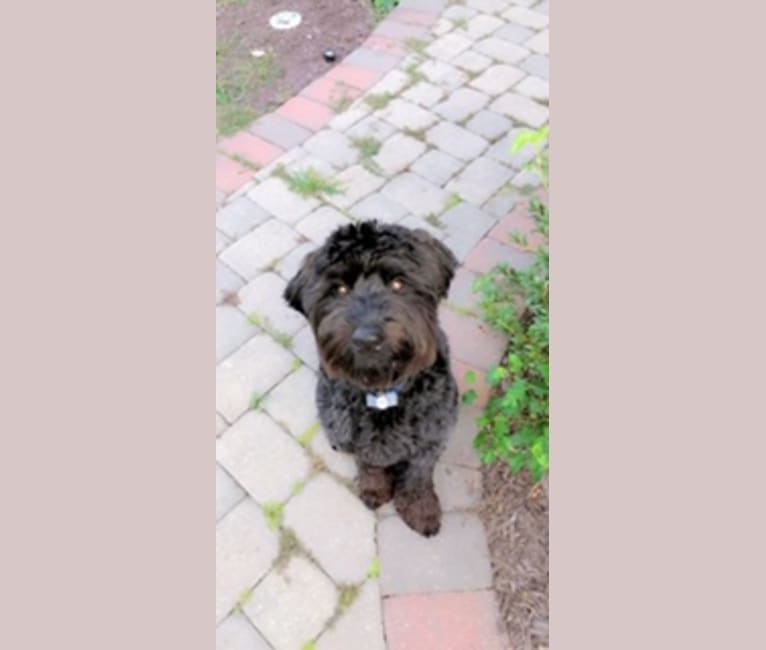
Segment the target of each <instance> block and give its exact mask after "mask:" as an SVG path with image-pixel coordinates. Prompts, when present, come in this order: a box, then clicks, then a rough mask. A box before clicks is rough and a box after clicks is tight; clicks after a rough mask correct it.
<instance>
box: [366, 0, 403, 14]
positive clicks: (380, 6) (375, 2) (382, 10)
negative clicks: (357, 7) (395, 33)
mask: <svg viewBox="0 0 766 650" xmlns="http://www.w3.org/2000/svg"><path fill="white" fill-rule="evenodd" d="M398 4H399V0H372V6H373V7H374V8H375V15H376V16H378V17H379V18H380V17H383V16H385V15H386V14H387V13H388V12H389V11H391V10H392V9H393V8H394V7H396V5H398Z"/></svg>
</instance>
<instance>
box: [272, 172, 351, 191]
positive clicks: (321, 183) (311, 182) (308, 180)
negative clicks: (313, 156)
mask: <svg viewBox="0 0 766 650" xmlns="http://www.w3.org/2000/svg"><path fill="white" fill-rule="evenodd" d="M273 175H274V176H276V177H277V178H281V179H282V180H283V181H285V182H286V183H287V186H288V187H289V188H290V190H291V191H292V192H295V193H296V194H298V195H300V196H305V197H311V196H314V197H321V196H322V195H326V196H331V195H335V194H343V191H344V189H343V186H342V185H341V184H340V183H338V182H336V181H332V180H330V179H329V178H325V177H324V176H323V175H322V173H321V172H320V171H319V170H317V169H315V168H314V167H309V168H308V169H303V170H301V171H299V172H296V173H294V174H291V173H290V172H288V171H287V169H285V168H284V166H282V165H280V166H278V167H277V168H276V169H275V170H274V172H273Z"/></svg>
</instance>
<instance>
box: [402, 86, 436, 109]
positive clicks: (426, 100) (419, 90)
mask: <svg viewBox="0 0 766 650" xmlns="http://www.w3.org/2000/svg"><path fill="white" fill-rule="evenodd" d="M402 97H404V99H407V100H409V101H411V102H415V103H416V104H420V105H421V106H425V107H426V108H430V107H431V106H433V105H434V104H436V103H437V102H438V101H439V100H441V98H442V97H444V90H443V89H442V88H439V86H434V85H433V84H430V83H428V82H427V81H419V82H418V83H416V84H414V85H413V86H411V87H410V88H408V89H407V91H406V92H404V93H403V94H402Z"/></svg>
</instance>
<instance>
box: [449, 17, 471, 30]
mask: <svg viewBox="0 0 766 650" xmlns="http://www.w3.org/2000/svg"><path fill="white" fill-rule="evenodd" d="M452 24H453V25H454V26H455V29H456V30H457V29H462V30H463V31H465V30H467V29H468V19H467V18H453V19H452Z"/></svg>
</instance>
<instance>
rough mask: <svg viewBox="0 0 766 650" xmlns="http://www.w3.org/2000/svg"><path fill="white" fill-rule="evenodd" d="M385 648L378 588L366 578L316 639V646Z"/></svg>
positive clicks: (361, 649) (336, 649) (339, 649)
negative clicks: (338, 614) (346, 604)
mask: <svg viewBox="0 0 766 650" xmlns="http://www.w3.org/2000/svg"><path fill="white" fill-rule="evenodd" d="M344 648H349V650H352V649H353V650H356V649H358V650H386V642H385V638H384V633H383V617H382V616H381V611H380V588H379V587H378V585H377V583H376V582H366V583H365V584H364V586H363V587H362V589H361V591H360V592H359V595H358V596H357V597H356V599H355V600H354V602H353V603H352V604H351V607H349V609H348V611H346V612H345V613H344V614H343V616H341V618H340V619H339V620H338V621H337V622H336V623H335V624H334V625H333V626H332V627H331V628H330V629H329V630H327V632H325V633H324V634H323V635H322V636H321V637H320V638H319V641H317V644H316V650H342V649H344Z"/></svg>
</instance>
